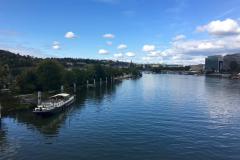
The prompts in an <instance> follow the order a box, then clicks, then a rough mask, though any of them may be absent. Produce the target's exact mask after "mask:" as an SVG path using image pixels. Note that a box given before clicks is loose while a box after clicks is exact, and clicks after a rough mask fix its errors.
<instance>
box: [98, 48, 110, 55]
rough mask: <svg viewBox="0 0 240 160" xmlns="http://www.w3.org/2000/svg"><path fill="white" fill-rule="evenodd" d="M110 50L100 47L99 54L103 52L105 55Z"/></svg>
mask: <svg viewBox="0 0 240 160" xmlns="http://www.w3.org/2000/svg"><path fill="white" fill-rule="evenodd" d="M108 53H109V52H108V51H107V50H105V49H99V50H98V54H101V55H105V54H108Z"/></svg>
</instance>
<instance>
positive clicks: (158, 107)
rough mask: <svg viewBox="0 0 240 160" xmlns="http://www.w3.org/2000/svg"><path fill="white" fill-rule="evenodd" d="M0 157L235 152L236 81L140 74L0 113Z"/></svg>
mask: <svg viewBox="0 0 240 160" xmlns="http://www.w3.org/2000/svg"><path fill="white" fill-rule="evenodd" d="M0 159H1V160H3V159H4V160H5V159H18V160H28V159H29V160H30V159H31V160H32V159H33V160H47V159H56V160H66V159H78V160H79V159H83V160H90V159H91V160H92V159H96V160H160V159H164V160H168V159H169V160H172V159H177V160H181V159H182V160H193V159H194V160H208V159H209V160H210V159H211V160H226V159H228V160H231V159H236V160H239V159H240V82H239V81H237V80H228V79H217V78H207V77H204V76H185V75H163V74H143V77H142V78H140V79H136V80H124V81H122V82H121V83H117V84H113V85H110V84H109V85H108V86H105V85H103V86H101V87H98V88H95V89H88V90H87V91H85V90H84V91H83V90H82V91H80V92H79V93H78V94H77V101H76V103H75V104H74V105H73V106H72V107H71V108H69V109H68V110H66V111H64V112H62V113H60V114H57V115H55V116H52V117H48V118H42V117H38V116H35V115H33V114H32V113H31V112H22V113H17V114H14V115H9V116H7V117H3V118H2V120H1V135H0Z"/></svg>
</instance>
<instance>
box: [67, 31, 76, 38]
mask: <svg viewBox="0 0 240 160" xmlns="http://www.w3.org/2000/svg"><path fill="white" fill-rule="evenodd" d="M75 37H76V35H75V34H74V33H73V32H67V33H66V34H65V38H68V39H73V38H75Z"/></svg>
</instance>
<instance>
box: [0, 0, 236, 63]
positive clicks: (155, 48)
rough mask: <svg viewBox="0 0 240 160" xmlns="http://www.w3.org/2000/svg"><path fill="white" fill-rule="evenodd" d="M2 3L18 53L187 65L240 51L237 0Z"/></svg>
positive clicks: (2, 45) (3, 37) (3, 39)
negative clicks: (211, 56)
mask: <svg viewBox="0 0 240 160" xmlns="http://www.w3.org/2000/svg"><path fill="white" fill-rule="evenodd" d="M0 3H1V6H0V24H1V25H0V49H4V50H9V51H12V52H15V53H20V54H28V55H32V56H37V57H73V58H90V59H112V60H121V61H127V62H130V61H133V62H136V63H165V64H183V65H188V64H200V63H204V60H205V57H207V56H210V55H216V54H220V55H224V54H232V53H239V52H240V11H239V9H240V7H238V6H240V1H239V0H231V1H224V0H202V1H201V3H196V1H194V0H164V1H163V0H162V1H160V0H68V1H57V0H51V1H47V0H36V1H30V0H22V1H18V0H0Z"/></svg>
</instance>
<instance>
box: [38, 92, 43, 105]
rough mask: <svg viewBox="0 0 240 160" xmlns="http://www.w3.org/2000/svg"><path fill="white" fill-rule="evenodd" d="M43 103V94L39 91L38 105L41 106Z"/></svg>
mask: <svg viewBox="0 0 240 160" xmlns="http://www.w3.org/2000/svg"><path fill="white" fill-rule="evenodd" d="M41 103H42V93H41V92H40V91H38V103H37V104H38V105H40V104H41Z"/></svg>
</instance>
